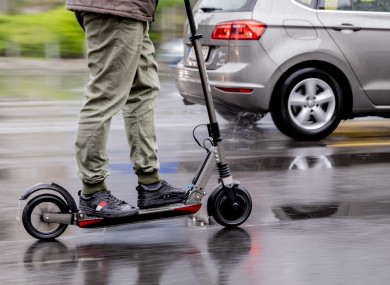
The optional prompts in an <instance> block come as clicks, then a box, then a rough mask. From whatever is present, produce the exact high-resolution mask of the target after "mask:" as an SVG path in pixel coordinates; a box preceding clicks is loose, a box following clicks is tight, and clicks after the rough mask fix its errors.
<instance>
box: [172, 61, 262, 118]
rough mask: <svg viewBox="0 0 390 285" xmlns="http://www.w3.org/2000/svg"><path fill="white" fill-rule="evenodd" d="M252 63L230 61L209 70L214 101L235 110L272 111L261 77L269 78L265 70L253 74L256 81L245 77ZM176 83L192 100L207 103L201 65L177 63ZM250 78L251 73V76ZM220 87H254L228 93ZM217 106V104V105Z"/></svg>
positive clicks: (184, 95)
mask: <svg viewBox="0 0 390 285" xmlns="http://www.w3.org/2000/svg"><path fill="white" fill-rule="evenodd" d="M249 65H250V64H249V63H227V64H225V65H224V66H222V67H220V68H219V69H217V70H208V71H207V75H208V79H209V83H210V87H211V94H212V96H213V101H214V102H215V103H216V105H218V106H224V108H225V109H228V110H231V111H232V112H252V113H265V112H268V109H269V102H270V94H269V93H270V92H269V91H268V88H267V86H266V85H265V84H260V83H259V82H262V80H261V78H267V77H268V78H269V76H270V75H268V74H265V72H263V73H262V72H257V75H256V76H253V77H254V78H255V79H257V80H256V81H255V80H253V82H250V81H248V80H247V78H246V79H245V80H244V79H243V78H242V75H243V74H248V72H247V71H245V69H250V68H251V67H249ZM176 72H177V74H176V86H177V88H178V90H179V93H180V94H181V95H182V96H183V97H184V99H186V100H187V101H189V102H191V103H197V104H204V95H203V91H202V85H201V81H200V76H199V71H198V69H197V68H192V67H187V66H185V65H184V64H183V61H181V62H179V63H178V65H177V66H176ZM249 77H250V76H249ZM220 88H236V89H246V90H248V89H250V90H252V91H251V92H250V93H240V92H230V91H229V92H227V91H223V90H221V89H220ZM216 108H217V106H216Z"/></svg>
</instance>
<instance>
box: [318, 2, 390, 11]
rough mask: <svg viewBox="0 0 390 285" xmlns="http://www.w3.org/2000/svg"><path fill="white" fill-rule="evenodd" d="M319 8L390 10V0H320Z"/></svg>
mask: <svg viewBox="0 0 390 285" xmlns="http://www.w3.org/2000/svg"><path fill="white" fill-rule="evenodd" d="M319 9H322V10H354V11H367V12H390V0H320V4H319Z"/></svg>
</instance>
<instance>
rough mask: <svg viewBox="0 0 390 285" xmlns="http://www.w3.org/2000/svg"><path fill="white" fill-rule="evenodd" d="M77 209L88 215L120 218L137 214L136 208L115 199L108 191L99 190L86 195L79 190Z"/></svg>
mask: <svg viewBox="0 0 390 285" xmlns="http://www.w3.org/2000/svg"><path fill="white" fill-rule="evenodd" d="M79 196H80V203H79V209H80V211H82V212H84V213H85V214H87V215H89V216H95V217H102V218H122V217H129V216H134V215H137V214H138V208H136V207H133V206H131V205H129V204H127V203H126V202H125V201H122V200H119V199H117V198H116V197H115V196H113V195H112V194H111V192H110V191H108V190H105V191H100V192H97V193H95V194H91V195H86V194H83V193H81V191H80V192H79Z"/></svg>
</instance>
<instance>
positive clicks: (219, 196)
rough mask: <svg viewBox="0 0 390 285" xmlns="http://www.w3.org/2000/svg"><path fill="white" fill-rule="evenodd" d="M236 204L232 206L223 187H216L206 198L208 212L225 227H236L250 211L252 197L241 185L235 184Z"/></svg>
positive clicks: (244, 219)
mask: <svg viewBox="0 0 390 285" xmlns="http://www.w3.org/2000/svg"><path fill="white" fill-rule="evenodd" d="M235 188H236V197H237V205H236V206H234V205H233V203H232V201H231V199H230V198H229V197H228V195H227V192H226V191H229V190H226V189H225V188H224V187H221V188H220V189H218V188H217V189H216V190H215V191H216V192H215V193H213V194H212V195H211V196H210V198H209V200H208V207H207V208H208V212H209V215H211V216H212V217H213V218H214V219H215V221H216V222H217V223H219V224H220V225H222V226H225V227H237V226H239V225H241V224H242V223H244V222H245V221H246V220H247V219H248V217H249V215H250V213H251V211H252V199H251V196H250V194H249V192H248V191H247V190H246V189H245V188H244V187H242V186H241V185H237V186H235Z"/></svg>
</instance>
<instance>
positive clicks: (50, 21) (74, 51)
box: [0, 7, 84, 57]
mask: <svg viewBox="0 0 390 285" xmlns="http://www.w3.org/2000/svg"><path fill="white" fill-rule="evenodd" d="M83 42H84V33H83V31H82V30H81V28H80V27H79V26H78V24H77V21H76V20H75V17H74V14H73V13H71V12H69V11H66V10H65V8H64V7H61V8H60V9H56V10H53V11H50V12H46V13H42V14H33V15H1V16H0V54H1V55H5V53H6V48H10V47H11V48H12V47H13V48H14V49H18V53H20V55H21V56H28V57H44V56H45V46H46V45H47V44H50V43H57V44H59V46H60V56H61V57H79V56H81V55H82V54H83Z"/></svg>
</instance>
